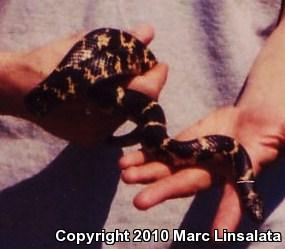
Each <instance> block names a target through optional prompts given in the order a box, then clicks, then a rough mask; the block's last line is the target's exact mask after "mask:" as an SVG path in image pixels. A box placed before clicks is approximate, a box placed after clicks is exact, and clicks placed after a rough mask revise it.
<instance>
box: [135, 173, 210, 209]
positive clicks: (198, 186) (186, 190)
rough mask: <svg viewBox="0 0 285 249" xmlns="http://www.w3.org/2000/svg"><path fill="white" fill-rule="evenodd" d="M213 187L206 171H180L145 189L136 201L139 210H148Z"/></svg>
mask: <svg viewBox="0 0 285 249" xmlns="http://www.w3.org/2000/svg"><path fill="white" fill-rule="evenodd" d="M210 185H211V176H210V173H209V172H207V171H206V170H204V169H200V168H191V169H184V170H180V171H179V172H177V173H176V174H174V175H171V176H168V177H165V178H162V179H161V180H158V181H157V182H154V183H151V184H150V185H148V186H147V187H146V188H144V189H143V190H142V191H141V192H140V193H138V194H137V196H136V197H135V199H134V205H135V206H136V207H137V208H138V209H142V210H145V209H148V208H150V207H153V206H155V205H157V204H159V203H161V202H163V201H165V200H168V199H172V198H177V197H183V196H191V195H193V194H195V193H196V192H198V191H200V190H203V189H206V188H208V187H209V186H210Z"/></svg>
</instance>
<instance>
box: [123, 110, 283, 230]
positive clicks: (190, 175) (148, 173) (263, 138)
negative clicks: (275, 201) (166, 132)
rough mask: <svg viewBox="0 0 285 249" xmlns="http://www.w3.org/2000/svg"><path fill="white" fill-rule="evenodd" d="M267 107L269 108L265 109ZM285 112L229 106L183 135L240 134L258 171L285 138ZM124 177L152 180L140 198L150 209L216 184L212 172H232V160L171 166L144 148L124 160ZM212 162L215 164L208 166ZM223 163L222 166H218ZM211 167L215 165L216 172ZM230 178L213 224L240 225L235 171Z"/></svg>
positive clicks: (186, 137) (129, 180)
mask: <svg viewBox="0 0 285 249" xmlns="http://www.w3.org/2000/svg"><path fill="white" fill-rule="evenodd" d="M263 110H264V112H263ZM284 124H285V116H283V117H281V116H280V115H279V113H278V110H276V111H274V110H271V112H270V113H268V110H266V108H264V109H263V108H262V106H260V108H259V109H251V108H249V107H247V108H242V107H227V108H222V109H219V110H217V111H216V112H214V113H212V114H211V115H209V116H208V117H206V118H205V119H203V120H201V121H199V122H198V123H196V124H195V125H193V126H191V127H189V128H187V129H186V130H185V131H184V132H182V133H181V134H180V135H179V136H178V137H177V139H178V140H190V139H193V138H197V137H201V136H205V135H211V134H221V135H227V136H231V137H234V138H236V139H237V140H238V141H240V142H241V143H242V144H243V145H244V146H245V148H246V149H247V151H248V153H249V155H250V157H251V159H252V162H253V167H254V171H255V173H258V172H259V171H260V170H261V167H262V166H263V165H265V164H266V163H268V162H271V161H273V160H274V159H275V158H276V157H277V154H278V150H279V149H280V148H281V146H282V142H284V141H285V128H284V127H285V126H284ZM120 166H121V168H122V170H123V171H122V179H123V180H124V181H125V182H126V183H130V184H135V183H149V184H148V185H147V186H146V187H145V188H143V190H142V191H141V192H140V193H138V194H137V195H136V197H135V198H134V205H135V206H136V207H137V208H139V209H148V208H150V207H153V206H155V205H157V204H159V203H161V202H163V201H165V200H168V199H172V198H177V197H184V196H191V195H193V194H195V193H197V192H199V191H201V190H204V189H206V188H209V187H210V186H211V184H212V179H215V178H213V177H212V174H215V173H217V172H216V171H219V172H227V168H226V167H225V166H226V165H219V166H218V165H215V163H214V162H213V165H211V166H210V167H207V168H205V167H204V166H205V165H195V167H189V168H184V169H180V170H176V171H175V170H173V168H172V167H171V165H166V164H163V163H160V162H150V161H149V160H148V157H147V155H146V154H145V153H143V152H142V151H137V152H132V153H130V154H127V155H125V156H124V157H123V158H121V160H120ZM208 166H209V165H208ZM217 166H218V168H217ZM208 169H212V172H210V171H209V170H208ZM225 176H226V182H225V185H224V192H223V196H222V198H221V201H220V204H219V207H218V209H217V213H216V215H215V219H214V222H213V224H212V229H214V228H217V229H219V230H222V229H223V228H226V229H228V230H234V229H235V228H236V227H237V225H238V223H239V221H240V218H241V214H242V211H241V207H240V201H239V197H238V194H237V191H236V189H235V186H234V184H233V182H232V180H231V177H230V175H227V173H226V174H225Z"/></svg>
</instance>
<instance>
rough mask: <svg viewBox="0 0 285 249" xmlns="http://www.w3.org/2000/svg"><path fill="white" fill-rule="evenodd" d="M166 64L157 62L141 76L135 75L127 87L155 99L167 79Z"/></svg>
mask: <svg viewBox="0 0 285 249" xmlns="http://www.w3.org/2000/svg"><path fill="white" fill-rule="evenodd" d="M167 72H168V66H167V65H166V64H164V63H159V64H157V65H155V66H154V68H153V69H152V70H149V71H147V72H146V73H145V74H144V75H142V76H137V77H135V78H134V79H133V80H132V81H131V82H130V84H129V88H130V89H133V90H137V91H140V92H142V93H144V94H146V95H148V96H150V97H152V98H153V99H157V98H158V95H159V93H160V91H161V89H162V87H163V86H164V84H165V82H166V79H167Z"/></svg>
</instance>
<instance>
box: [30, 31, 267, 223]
mask: <svg viewBox="0 0 285 249" xmlns="http://www.w3.org/2000/svg"><path fill="white" fill-rule="evenodd" d="M156 63H157V60H156V58H155V56H154V55H153V53H152V52H151V51H150V50H149V49H148V48H147V47H146V46H145V45H144V44H142V43H141V42H140V41H139V40H137V39H136V38H135V37H133V36H132V35H130V34H128V33H126V32H124V31H120V30H116V29H110V28H102V29H97V30H94V31H92V32H90V33H88V34H87V35H85V36H84V37H83V38H82V39H81V40H80V41H78V42H77V43H76V44H75V45H74V46H73V47H72V48H71V50H70V51H69V52H68V53H67V55H66V56H65V57H64V58H63V60H62V61H61V62H60V64H59V65H58V66H57V68H56V69H55V70H54V71H53V72H52V73H51V74H50V75H49V76H48V77H47V78H46V79H45V80H44V81H42V82H41V83H40V84H38V85H37V86H36V87H35V88H34V89H33V90H32V91H31V92H30V93H29V94H28V95H27V96H26V98H25V104H26V106H27V108H28V110H29V111H30V112H32V113H33V114H34V115H37V116H40V117H43V116H45V115H47V114H48V113H49V112H51V111H52V110H53V109H54V108H56V107H57V106H58V105H59V104H61V103H63V102H66V101H67V100H76V99H77V98H79V97H84V98H89V99H90V100H91V101H92V102H93V103H94V104H95V105H97V106H98V107H100V108H102V109H107V110H110V109H111V110H113V111H114V112H120V113H121V114H124V115H125V116H126V117H127V118H128V119H130V120H132V121H134V122H135V123H136V124H137V128H136V129H135V130H134V131H133V132H131V133H130V134H127V135H125V136H122V137H119V138H116V137H113V140H114V141H116V140H117V141H121V142H122V143H124V144H125V145H130V144H134V143H141V145H142V147H143V148H144V149H145V150H146V151H148V152H149V153H151V154H152V155H153V156H154V157H155V158H156V159H157V160H159V161H162V162H165V163H168V164H171V165H172V166H173V167H176V168H179V167H181V168H182V167H185V166H190V165H195V164H201V163H205V162H207V161H209V160H211V159H214V158H216V157H220V158H222V159H223V160H225V161H227V162H228V163H229V165H231V166H232V172H233V176H234V179H235V182H236V186H237V189H238V190H239V193H240V198H241V200H242V203H243V204H244V206H245V209H246V210H247V211H248V212H249V214H250V215H251V217H252V218H253V219H254V220H255V221H261V220H262V219H263V207H262V202H261V200H260V198H259V196H258V194H257V193H256V191H255V186H254V185H255V179H254V174H253V170H252V165H251V161H250V158H249V156H248V154H247V152H246V150H245V148H244V147H243V146H242V145H241V144H240V143H238V142H237V141H236V140H235V139H233V138H231V137H227V136H222V135H210V136H205V137H201V138H197V139H193V140H190V141H183V142H182V141H177V140H175V139H172V138H170V137H169V136H168V135H167V129H166V118H165V115H164V112H163V109H162V107H161V106H160V105H159V104H158V102H156V101H154V100H153V99H151V98H150V97H148V96H146V95H144V94H142V93H140V92H137V91H134V90H131V89H127V88H126V87H125V84H124V82H126V81H128V80H130V79H131V78H132V77H134V76H136V75H141V74H143V73H145V72H146V71H148V70H149V69H151V68H152V67H153V66H154V65H155V64H156Z"/></svg>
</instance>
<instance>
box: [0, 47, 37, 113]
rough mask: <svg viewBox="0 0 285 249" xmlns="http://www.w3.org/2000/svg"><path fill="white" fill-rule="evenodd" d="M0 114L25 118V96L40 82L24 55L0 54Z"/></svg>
mask: <svg viewBox="0 0 285 249" xmlns="http://www.w3.org/2000/svg"><path fill="white" fill-rule="evenodd" d="M0 58H1V59H0V114H2V115H3V114H4V115H13V116H20V117H25V116H27V114H26V109H25V106H24V101H23V100H24V97H25V95H26V94H27V93H28V92H29V91H30V90H31V89H32V88H33V87H34V85H35V84H36V83H37V82H39V81H40V77H39V74H38V73H36V70H35V69H34V68H33V67H32V66H31V65H30V64H28V63H29V62H28V61H29V60H28V59H27V58H26V55H25V54H20V53H6V52H4V53H0Z"/></svg>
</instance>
